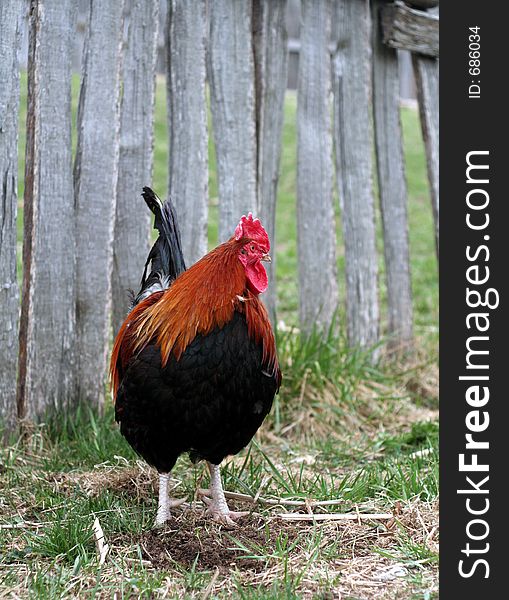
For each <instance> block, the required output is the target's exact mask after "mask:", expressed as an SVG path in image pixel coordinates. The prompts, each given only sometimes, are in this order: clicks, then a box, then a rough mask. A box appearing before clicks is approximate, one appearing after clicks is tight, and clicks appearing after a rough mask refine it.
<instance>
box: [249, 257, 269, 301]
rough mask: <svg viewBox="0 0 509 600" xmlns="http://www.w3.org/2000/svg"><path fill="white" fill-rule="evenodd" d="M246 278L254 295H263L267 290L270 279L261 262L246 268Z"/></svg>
mask: <svg viewBox="0 0 509 600" xmlns="http://www.w3.org/2000/svg"><path fill="white" fill-rule="evenodd" d="M246 276H247V283H248V287H249V289H250V290H251V292H253V294H261V293H262V292H264V291H265V290H266V289H267V287H268V285H269V279H268V277H267V271H265V267H264V266H263V265H262V263H261V262H260V261H258V262H256V263H254V264H252V265H247V266H246Z"/></svg>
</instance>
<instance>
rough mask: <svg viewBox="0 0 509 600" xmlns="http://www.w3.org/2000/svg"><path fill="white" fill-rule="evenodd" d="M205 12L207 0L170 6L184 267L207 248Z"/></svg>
mask: <svg viewBox="0 0 509 600" xmlns="http://www.w3.org/2000/svg"><path fill="white" fill-rule="evenodd" d="M206 11H207V3H206V0H193V1H192V2H189V1H186V0H170V1H169V4H168V27H167V36H168V37H167V48H168V77H167V79H166V81H167V85H168V94H167V98H168V116H169V123H168V132H169V138H170V167H169V186H168V189H169V194H170V197H171V198H172V200H173V201H174V203H175V206H176V208H177V215H178V219H179V227H180V232H181V235H182V249H183V252H184V258H185V260H186V264H187V265H191V264H193V263H194V262H196V261H197V260H199V259H200V258H201V257H202V256H203V255H204V254H205V253H206V252H207V219H208V177H209V173H208V130H207V101H206V96H205V79H206V66H205V41H206V36H207V15H206ZM239 216H240V215H239Z"/></svg>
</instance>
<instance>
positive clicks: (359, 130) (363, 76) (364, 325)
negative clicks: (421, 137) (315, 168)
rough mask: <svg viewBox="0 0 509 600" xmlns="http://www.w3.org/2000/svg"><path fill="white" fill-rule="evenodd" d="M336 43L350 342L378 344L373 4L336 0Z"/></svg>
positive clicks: (336, 113)
mask: <svg viewBox="0 0 509 600" xmlns="http://www.w3.org/2000/svg"><path fill="white" fill-rule="evenodd" d="M335 8H336V11H335V12H336V16H335V19H334V21H333V22H334V23H335V25H336V30H335V31H333V32H332V40H333V42H335V45H336V50H335V52H334V54H333V71H332V72H333V86H332V87H333V92H334V140H335V149H336V176H337V181H338V185H339V190H338V192H339V198H340V206H341V214H342V219H341V220H342V224H343V237H344V242H345V271H346V307H347V329H348V340H349V343H350V344H351V345H352V346H354V347H361V348H369V347H372V346H373V345H374V344H376V343H377V341H378V331H379V307H378V263H377V252H376V230H375V200H374V194H373V159H372V149H373V127H372V119H371V98H372V82H371V56H372V53H371V17H370V7H369V0H336V5H335Z"/></svg>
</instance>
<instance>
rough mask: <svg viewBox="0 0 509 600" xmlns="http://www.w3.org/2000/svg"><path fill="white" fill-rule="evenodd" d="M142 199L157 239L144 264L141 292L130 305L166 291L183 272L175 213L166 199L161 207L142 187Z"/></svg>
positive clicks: (146, 188)
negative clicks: (152, 214) (157, 233)
mask: <svg viewBox="0 0 509 600" xmlns="http://www.w3.org/2000/svg"><path fill="white" fill-rule="evenodd" d="M142 196H143V199H144V200H145V202H146V203H147V206H148V207H149V208H150V210H151V211H152V212H153V213H154V215H155V219H154V229H157V231H159V237H158V238H157V240H156V242H155V244H154V245H153V246H152V249H151V250H150V252H149V255H148V257H147V261H146V262H145V268H144V270H143V276H142V278H141V289H140V291H139V292H138V295H137V296H136V298H135V299H134V302H133V306H134V305H136V304H138V302H140V301H141V300H143V299H144V298H146V297H147V296H150V294H152V293H154V292H157V291H160V290H163V289H166V288H168V287H169V286H170V285H171V283H172V281H174V280H175V279H176V278H177V277H178V276H179V275H180V274H181V273H182V272H183V271H185V270H186V265H185V262H184V255H183V253H182V244H181V241H180V231H179V228H178V223H177V214H176V211H175V207H174V206H173V204H172V202H171V200H170V199H168V200H167V201H166V202H165V203H164V204H163V203H162V202H161V200H160V199H159V198H158V196H157V195H156V194H155V193H154V191H153V190H151V189H150V188H149V187H144V188H143V193H142ZM149 267H150V272H149Z"/></svg>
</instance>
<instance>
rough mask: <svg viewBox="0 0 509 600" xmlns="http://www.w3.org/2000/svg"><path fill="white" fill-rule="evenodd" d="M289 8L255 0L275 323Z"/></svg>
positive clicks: (261, 173)
mask: <svg viewBox="0 0 509 600" xmlns="http://www.w3.org/2000/svg"><path fill="white" fill-rule="evenodd" d="M286 8H287V0H274V1H273V2H266V1H265V0H254V2H253V42H254V44H253V47H254V57H255V82H256V137H257V148H258V160H257V163H258V164H257V196H258V216H259V218H260V220H261V222H262V223H263V225H264V227H265V229H266V230H267V233H268V234H269V239H270V241H271V244H272V251H271V256H272V262H271V263H270V264H268V265H267V266H266V269H267V274H268V276H269V287H268V289H267V292H266V293H265V294H264V295H263V300H264V302H265V304H266V305H267V308H268V311H269V315H270V317H271V320H272V322H273V323H274V324H275V323H276V297H277V290H276V278H275V274H276V199H277V187H278V180H279V163H280V156H281V133H282V129H283V113H284V97H285V90H286V80H287V70H288V48H287V44H288V36H287V32H286V26H285V13H286Z"/></svg>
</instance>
